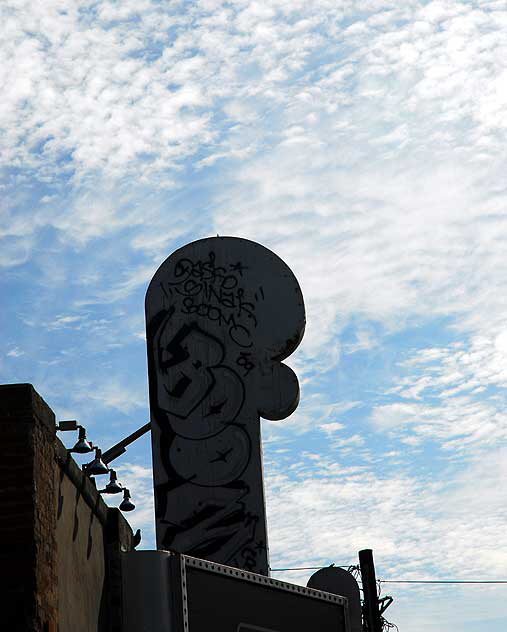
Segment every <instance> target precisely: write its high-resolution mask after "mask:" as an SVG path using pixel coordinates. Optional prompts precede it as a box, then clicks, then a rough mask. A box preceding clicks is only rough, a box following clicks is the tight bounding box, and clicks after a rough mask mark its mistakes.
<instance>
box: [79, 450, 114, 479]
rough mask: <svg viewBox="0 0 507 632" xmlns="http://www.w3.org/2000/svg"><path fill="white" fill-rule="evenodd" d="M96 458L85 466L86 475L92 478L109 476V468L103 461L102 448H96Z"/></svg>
mask: <svg viewBox="0 0 507 632" xmlns="http://www.w3.org/2000/svg"><path fill="white" fill-rule="evenodd" d="M94 450H95V458H94V459H93V461H91V462H90V463H87V464H86V465H83V470H84V471H85V472H86V474H88V475H91V476H98V475H99V474H107V473H108V472H109V468H108V467H107V465H106V464H105V463H104V461H103V460H102V451H101V449H100V448H94Z"/></svg>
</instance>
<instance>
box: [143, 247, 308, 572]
mask: <svg viewBox="0 0 507 632" xmlns="http://www.w3.org/2000/svg"><path fill="white" fill-rule="evenodd" d="M146 323H147V345H148V374H149V382H150V409H151V421H152V449H153V468H154V485H155V513H156V525H157V545H158V548H161V549H168V550H176V551H178V552H181V553H185V554H188V555H192V556H195V557H199V558H203V559H209V560H212V561H215V562H219V563H222V564H228V565H231V566H235V567H238V568H244V569H245V570H250V571H253V572H257V573H261V574H267V573H268V552H267V537H266V520H265V509H264V492H263V483H262V456H261V444H260V425H259V416H262V417H265V418H267V419H283V418H285V417H287V416H288V415H290V414H291V413H292V412H293V411H294V409H295V408H296V406H297V404H298V401H299V386H298V381H297V378H296V376H295V374H294V373H293V371H292V370H291V369H290V368H289V367H287V366H286V365H284V364H282V362H281V360H283V359H284V358H286V357H287V356H288V355H289V354H290V353H292V352H293V351H294V349H295V348H296V347H297V345H298V344H299V342H300V340H301V337H302V335H303V331H304V323H305V316H304V305H303V298H302V294H301V290H300V288H299V285H298V283H297V281H296V279H295V277H294V275H293V274H292V272H291V271H290V269H289V268H288V267H287V266H286V264H285V263H284V262H283V261H282V260H281V259H279V258H278V257H277V256H276V255H274V254H273V253H272V252H271V251H269V250H267V249H266V248H264V247H263V246H261V245H259V244H256V243H254V242H251V241H248V240H244V239H238V238H233V237H216V238H210V239H202V240H199V241H197V242H193V243H191V244H188V245H187V246H184V247H183V248H181V249H180V250H178V251H176V252H175V253H173V254H172V255H171V256H170V257H169V258H168V259H167V260H166V261H165V262H164V263H163V264H162V265H161V266H160V268H159V269H158V271H157V272H156V274H155V276H154V277H153V279H152V281H151V283H150V286H149V288H148V292H147V295H146Z"/></svg>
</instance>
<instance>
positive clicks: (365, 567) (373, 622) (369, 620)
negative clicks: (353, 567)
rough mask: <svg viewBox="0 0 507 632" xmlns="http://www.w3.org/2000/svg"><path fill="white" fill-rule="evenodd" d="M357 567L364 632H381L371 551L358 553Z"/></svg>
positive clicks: (365, 550)
mask: <svg viewBox="0 0 507 632" xmlns="http://www.w3.org/2000/svg"><path fill="white" fill-rule="evenodd" d="M359 567H360V569H361V581H362V584H363V597H364V608H363V615H364V622H365V628H366V632H382V622H381V619H380V612H379V607H378V598H377V579H376V577H375V564H374V563H373V551H372V550H371V549H364V550H363V551H359Z"/></svg>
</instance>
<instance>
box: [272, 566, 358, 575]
mask: <svg viewBox="0 0 507 632" xmlns="http://www.w3.org/2000/svg"><path fill="white" fill-rule="evenodd" d="M330 566H331V567H334V568H350V564H346V565H344V566H337V565H336V564H328V565H327V566H296V567H293V568H271V569H270V570H271V571H272V572H273V573H276V572H279V571H318V570H320V569H321V568H329V567H330Z"/></svg>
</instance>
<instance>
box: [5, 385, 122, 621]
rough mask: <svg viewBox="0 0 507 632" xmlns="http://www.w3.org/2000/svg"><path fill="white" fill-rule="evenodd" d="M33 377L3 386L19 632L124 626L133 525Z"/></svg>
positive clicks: (11, 582)
mask: <svg viewBox="0 0 507 632" xmlns="http://www.w3.org/2000/svg"><path fill="white" fill-rule="evenodd" d="M55 428H56V422H55V416H54V413H53V411H52V410H51V409H50V408H49V406H48V405H47V404H46V403H45V402H44V401H43V400H42V398H41V397H40V396H39V395H38V394H37V393H36V392H35V390H34V388H33V387H32V386H31V385H30V384H13V385H0V445H1V446H2V449H1V458H0V543H1V545H0V568H1V570H2V577H3V578H4V580H6V583H7V587H6V589H5V590H4V591H2V592H0V594H1V595H2V597H1V599H2V602H3V603H2V604H1V611H0V617H1V619H0V621H1V622H2V626H0V627H1V628H2V629H3V628H4V624H5V629H6V630H9V632H18V631H19V632H71V631H72V632H119V631H120V630H121V616H122V603H121V577H120V565H119V558H120V552H121V551H128V550H130V549H131V542H132V530H131V528H130V526H129V525H128V523H127V521H126V520H125V519H124V518H123V516H122V514H121V513H120V512H119V511H118V510H117V509H108V507H107V506H106V504H105V503H104V501H103V500H102V498H101V496H100V494H98V492H97V490H96V488H95V484H94V482H93V480H91V479H90V478H88V477H86V476H84V475H83V474H82V472H81V469H80V468H79V466H78V465H77V464H76V463H75V462H74V460H73V459H72V458H71V456H70V455H69V454H68V452H67V450H66V449H65V447H64V446H63V444H62V443H61V442H60V440H59V439H57V438H56V436H55V435H56V433H55Z"/></svg>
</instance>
